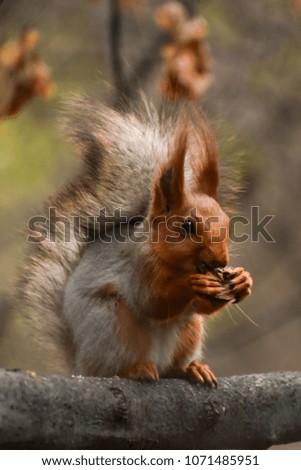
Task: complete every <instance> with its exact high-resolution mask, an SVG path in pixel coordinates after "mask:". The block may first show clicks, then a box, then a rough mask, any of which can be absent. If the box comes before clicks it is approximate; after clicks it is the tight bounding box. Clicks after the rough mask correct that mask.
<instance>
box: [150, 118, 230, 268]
mask: <svg viewBox="0 0 301 470" xmlns="http://www.w3.org/2000/svg"><path fill="white" fill-rule="evenodd" d="M186 160H187V163H186ZM218 182H219V169H218V160H217V147H216V141H215V139H214V137H213V135H212V133H211V132H210V131H209V129H208V127H207V126H206V124H204V123H203V122H202V123H201V124H199V125H198V128H196V126H195V125H194V124H192V123H191V122H188V121H187V120H185V122H183V121H181V123H180V125H179V126H178V129H177V132H176V137H175V140H174V144H173V146H172V149H171V150H170V152H169V157H168V160H167V163H166V164H165V166H164V167H163V168H161V170H160V172H159V174H158V177H157V180H156V182H155V188H154V197H153V201H152V206H151V209H150V222H151V227H152V237H151V239H152V247H153V249H154V250H155V252H156V254H157V256H159V257H160V259H161V260H162V261H163V262H164V263H165V264H166V265H169V266H170V268H171V269H178V270H179V271H183V272H196V271H198V270H199V269H200V268H203V267H206V268H207V269H209V270H212V269H214V268H217V267H224V266H226V265H227V264H228V261H229V255H228V241H229V218H228V217H227V215H226V214H225V213H224V212H223V210H222V209H221V207H220V205H219V204H218V202H217V200H216V193H217V188H218Z"/></svg>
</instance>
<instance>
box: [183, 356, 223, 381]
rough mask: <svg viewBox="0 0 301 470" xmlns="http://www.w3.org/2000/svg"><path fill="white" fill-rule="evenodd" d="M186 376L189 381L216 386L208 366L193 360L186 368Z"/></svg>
mask: <svg viewBox="0 0 301 470" xmlns="http://www.w3.org/2000/svg"><path fill="white" fill-rule="evenodd" d="M185 373H186V377H187V378H188V380H189V381H191V382H200V383H202V384H204V385H209V386H210V387H217V380H216V377H215V375H214V374H213V372H211V370H210V368H209V366H207V365H206V364H200V363H199V362H197V361H193V362H191V363H190V364H189V366H188V367H187V368H186V371H185Z"/></svg>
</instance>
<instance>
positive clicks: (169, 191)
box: [153, 119, 187, 214]
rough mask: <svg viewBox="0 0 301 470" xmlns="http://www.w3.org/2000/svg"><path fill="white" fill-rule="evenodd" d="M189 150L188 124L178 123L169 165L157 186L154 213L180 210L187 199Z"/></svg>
mask: <svg viewBox="0 0 301 470" xmlns="http://www.w3.org/2000/svg"><path fill="white" fill-rule="evenodd" d="M186 148H187V122H186V120H184V119H181V120H180V121H179V123H178V126H177V130H176V135H175V139H174V143H173V146H172V147H171V148H170V151H169V156H168V161H167V164H166V165H165V166H164V167H163V168H162V171H161V173H160V176H159V180H158V182H157V183H156V185H155V195H154V201H153V212H154V213H157V214H158V213H162V212H170V211H171V210H176V209H179V208H180V207H181V206H182V205H183V202H184V199H185V194H184V190H185V180H184V164H185V154H186Z"/></svg>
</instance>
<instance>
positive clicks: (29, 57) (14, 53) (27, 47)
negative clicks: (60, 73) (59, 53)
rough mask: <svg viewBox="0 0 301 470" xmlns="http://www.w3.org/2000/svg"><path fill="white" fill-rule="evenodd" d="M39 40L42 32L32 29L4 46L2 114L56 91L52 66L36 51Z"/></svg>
mask: <svg viewBox="0 0 301 470" xmlns="http://www.w3.org/2000/svg"><path fill="white" fill-rule="evenodd" d="M38 40H39V33H38V32H37V31H36V30H28V31H25V32H24V33H22V34H21V35H20V37H19V38H18V39H16V40H14V41H10V42H8V43H7V44H4V46H2V48H1V49H0V117H4V116H12V115H14V114H16V113H18V112H19V111H20V109H21V107H22V106H23V105H24V104H25V103H26V102H27V101H29V100H30V99H32V98H33V97H34V96H41V97H43V98H45V99H47V98H49V97H50V96H51V94H52V93H53V88H54V87H53V83H52V81H51V74H50V69H49V67H48V66H47V65H46V64H45V63H44V62H43V61H42V60H41V59H40V58H39V57H38V56H37V54H36V53H35V52H34V51H33V49H34V48H35V46H36V44H37V42H38Z"/></svg>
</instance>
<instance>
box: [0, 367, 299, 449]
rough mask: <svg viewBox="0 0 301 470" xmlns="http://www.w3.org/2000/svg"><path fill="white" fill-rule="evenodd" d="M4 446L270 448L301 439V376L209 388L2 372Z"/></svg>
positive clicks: (247, 379)
mask: <svg viewBox="0 0 301 470" xmlns="http://www.w3.org/2000/svg"><path fill="white" fill-rule="evenodd" d="M0 390H1V393H0V448H2V449H101V448H102V449H233V448H234V449H263V448H267V447H269V446H271V445H273V444H284V443H288V442H293V441H297V440H301V373H297V372H285V373H272V374H259V375H249V376H238V377H229V378H223V379H220V380H219V383H218V388H217V389H216V390H215V389H214V390H210V389H207V388H205V387H203V386H201V385H199V384H191V383H188V382H187V381H185V380H180V379H161V380H160V381H158V382H157V383H149V382H145V381H134V380H125V379H123V380H121V379H118V378H109V379H98V378H83V377H72V378H70V377H63V376H49V377H39V376H37V377H34V376H32V375H30V374H24V373H20V372H16V371H5V370H0Z"/></svg>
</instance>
